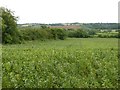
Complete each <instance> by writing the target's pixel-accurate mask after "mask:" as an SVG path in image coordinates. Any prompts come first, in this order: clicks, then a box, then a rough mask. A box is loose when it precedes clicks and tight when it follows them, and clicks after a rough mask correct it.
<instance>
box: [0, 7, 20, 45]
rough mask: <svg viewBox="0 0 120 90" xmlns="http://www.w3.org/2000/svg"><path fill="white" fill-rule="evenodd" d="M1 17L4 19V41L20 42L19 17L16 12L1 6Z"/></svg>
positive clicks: (10, 42)
mask: <svg viewBox="0 0 120 90" xmlns="http://www.w3.org/2000/svg"><path fill="white" fill-rule="evenodd" d="M0 12H2V14H1V15H0V18H1V20H2V43H4V44H6V43H9V44H12V43H20V42H21V40H20V35H19V32H18V30H17V17H15V16H14V13H13V12H12V11H11V10H8V9H7V8H4V7H0Z"/></svg>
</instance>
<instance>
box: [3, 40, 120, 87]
mask: <svg viewBox="0 0 120 90" xmlns="http://www.w3.org/2000/svg"><path fill="white" fill-rule="evenodd" d="M2 73H3V76H2V87H3V88H73V87H74V88H102V87H103V88H117V87H118V39H116V38H67V39H66V40H46V41H39V40H36V41H27V42H25V43H24V44H12V45H9V44H7V45H2Z"/></svg>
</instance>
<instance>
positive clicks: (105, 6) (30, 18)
mask: <svg viewBox="0 0 120 90" xmlns="http://www.w3.org/2000/svg"><path fill="white" fill-rule="evenodd" d="M118 2H119V0H0V6H3V7H6V8H8V9H10V10H11V11H14V14H15V16H18V17H19V19H18V22H17V23H19V24H23V23H46V24H49V23H72V22H79V23H117V22H118Z"/></svg>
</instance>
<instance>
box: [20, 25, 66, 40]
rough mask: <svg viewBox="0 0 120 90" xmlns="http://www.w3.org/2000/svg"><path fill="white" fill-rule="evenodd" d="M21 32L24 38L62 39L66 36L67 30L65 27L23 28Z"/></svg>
mask: <svg viewBox="0 0 120 90" xmlns="http://www.w3.org/2000/svg"><path fill="white" fill-rule="evenodd" d="M20 33H21V35H22V37H23V39H24V40H37V39H39V40H45V39H61V40H64V39H65V37H66V34H65V30H63V29H50V28H47V27H43V28H30V27H27V28H22V29H21V30H20Z"/></svg>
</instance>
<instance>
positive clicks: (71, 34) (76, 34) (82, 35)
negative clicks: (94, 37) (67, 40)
mask: <svg viewBox="0 0 120 90" xmlns="http://www.w3.org/2000/svg"><path fill="white" fill-rule="evenodd" d="M68 36H69V37H75V38H87V37H89V35H88V32H87V31H86V30H83V29H78V30H74V31H70V32H69V33H68Z"/></svg>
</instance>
